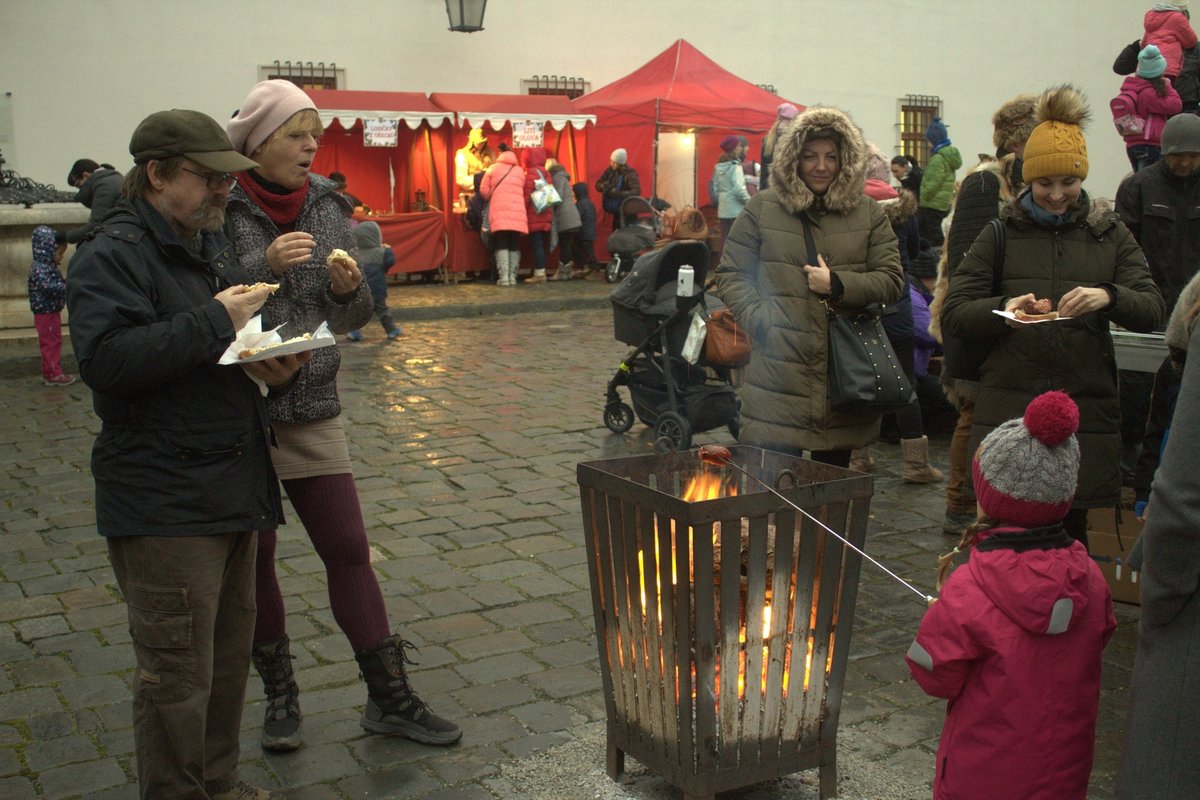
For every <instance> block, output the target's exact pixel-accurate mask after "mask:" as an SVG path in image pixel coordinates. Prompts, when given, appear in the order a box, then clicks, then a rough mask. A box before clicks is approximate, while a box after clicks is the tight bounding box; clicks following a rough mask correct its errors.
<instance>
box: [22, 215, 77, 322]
mask: <svg viewBox="0 0 1200 800" xmlns="http://www.w3.org/2000/svg"><path fill="white" fill-rule="evenodd" d="M56 249H57V245H56V244H55V242H54V229H53V228H51V227H48V226H46V225H38V226H37V227H36V228H34V229H33V263H32V264H30V266H29V280H28V287H29V310H30V311H32V312H33V313H34V314H57V313H59V312H60V311H62V310H63V306H64V305H65V304H66V301H67V282H66V280H65V279H64V278H63V275H62V272H60V271H59V269H58V265H57V264H55V263H54V251H55V250H56Z"/></svg>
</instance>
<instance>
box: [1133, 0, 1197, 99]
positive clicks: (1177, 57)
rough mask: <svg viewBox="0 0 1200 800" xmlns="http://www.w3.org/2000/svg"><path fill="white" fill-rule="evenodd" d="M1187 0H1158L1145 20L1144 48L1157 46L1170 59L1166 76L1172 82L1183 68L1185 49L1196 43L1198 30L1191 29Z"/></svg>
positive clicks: (1143, 25)
mask: <svg viewBox="0 0 1200 800" xmlns="http://www.w3.org/2000/svg"><path fill="white" fill-rule="evenodd" d="M1187 6H1188V0H1176V2H1174V3H1155V5H1154V8H1152V9H1150V10H1149V11H1147V12H1146V16H1145V17H1144V18H1143V19H1142V27H1143V28H1145V33H1144V34H1142V47H1145V46H1146V45H1148V44H1152V45H1154V46H1156V47H1157V48H1158V50H1159V52H1161V53H1162V54H1163V57H1164V58H1165V59H1167V71H1166V76H1167V77H1168V78H1170V79H1171V80H1172V81H1174V80H1175V78H1178V77H1179V73H1180V71H1181V70H1182V69H1183V51H1184V50H1188V49H1190V48H1192V47H1195V46H1196V32H1195V31H1194V30H1192V23H1191V14H1190V12H1188V10H1187Z"/></svg>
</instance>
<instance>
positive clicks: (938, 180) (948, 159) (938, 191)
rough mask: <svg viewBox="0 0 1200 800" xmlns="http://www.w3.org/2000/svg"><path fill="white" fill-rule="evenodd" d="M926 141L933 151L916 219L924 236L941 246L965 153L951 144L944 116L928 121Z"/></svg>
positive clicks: (936, 245) (924, 176) (930, 241)
mask: <svg viewBox="0 0 1200 800" xmlns="http://www.w3.org/2000/svg"><path fill="white" fill-rule="evenodd" d="M925 140H926V141H927V142H929V146H930V147H931V148H933V150H932V151H931V152H932V155H930V157H929V163H928V164H926V165H925V174H924V175H923V176H922V177H921V196H920V202H919V203H918V208H917V222H918V224H919V225H920V226H921V238H922V239H925V240H926V241H928V242H929V243H930V244H932V245H933V246H934V247H941V246H942V243H943V242H944V241H945V240H946V237H945V236H944V235H943V234H942V220H944V219H945V218H946V214H947V213H949V211H950V205H951V204H952V203H953V202H954V173H955V171H957V170H958V168H959V167H961V166H962V163H963V161H962V154H961V153H959V152H958V148H957V147H955V146H954V145H953V144H951V142H950V134H949V133H947V131H946V125H945V123H944V122H942V118H941V117H934V118H933V122H931V123H929V127H928V128H926V129H925Z"/></svg>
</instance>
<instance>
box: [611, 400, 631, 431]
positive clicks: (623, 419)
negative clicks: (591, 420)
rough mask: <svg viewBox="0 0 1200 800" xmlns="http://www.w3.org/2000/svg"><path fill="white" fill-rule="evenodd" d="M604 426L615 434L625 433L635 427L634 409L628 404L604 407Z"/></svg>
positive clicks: (614, 404)
mask: <svg viewBox="0 0 1200 800" xmlns="http://www.w3.org/2000/svg"><path fill="white" fill-rule="evenodd" d="M604 426H605V427H606V428H608V429H609V430H610V431H612V432H613V433H624V432H625V431H627V430H629V429H630V428H632V427H633V409H632V408H630V407H629V405H628V404H627V403H620V402H618V403H609V404H608V405H606V406H605V407H604Z"/></svg>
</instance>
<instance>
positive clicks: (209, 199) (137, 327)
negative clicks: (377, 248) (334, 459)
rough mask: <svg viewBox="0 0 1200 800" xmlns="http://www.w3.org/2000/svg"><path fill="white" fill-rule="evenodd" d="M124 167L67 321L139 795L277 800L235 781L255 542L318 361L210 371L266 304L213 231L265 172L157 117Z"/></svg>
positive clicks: (207, 121) (186, 124)
mask: <svg viewBox="0 0 1200 800" xmlns="http://www.w3.org/2000/svg"><path fill="white" fill-rule="evenodd" d="M129 151H130V153H132V155H133V158H134V164H135V166H134V168H133V170H131V171H130V172H129V174H128V175H127V176H126V177H125V183H124V186H123V190H122V193H123V198H122V200H121V202H120V203H119V204H118V205H117V208H116V210H114V212H113V214H111V215H110V216H108V217H107V218H106V219H105V220H104V222H103V223H102V224H101V225H100V226H99V227H98V228H97V229H96V230H94V231H93V232H92V233H91V234H90V237H89V238H88V239H87V241H85V242H84V243H83V244H82V245H81V246H80V249H79V251H78V253H77V254H76V256H75V258H74V260H73V261H72V264H71V282H70V284H69V285H68V293H67V305H68V308H69V309H70V326H71V340H72V342H73V344H74V347H75V354H76V356H77V358H78V361H79V369H80V373H81V374H82V377H83V380H84V381H85V382H86V383H87V385H88V386H90V387H91V389H92V392H93V403H94V406H95V410H96V415H97V416H98V417H99V418H100V421H101V429H100V434H99V436H97V437H96V442H95V445H94V447H93V449H92V473H93V476H94V478H95V481H96V527H97V529H98V530H99V532H100V534H101V535H102V536H104V537H105V538H106V540H107V543H108V554H109V560H110V561H111V563H112V567H113V572H114V573H115V574H116V578H117V583H118V585H119V586H120V588H121V592H122V593H123V594H124V596H125V601H126V604H127V608H128V614H129V627H130V632H131V635H132V639H133V647H134V651H135V653H136V656H137V673H136V674H135V676H134V682H133V732H134V744H135V752H136V755H137V772H138V783H139V786H140V793H141V797H143V798H168V797H169V798H172V799H173V800H181V799H182V798H187V799H188V800H193V799H194V800H268V798H271V797H274V795H273V794H271V793H270V792H267V791H265V790H263V789H258V788H256V787H253V786H250V785H248V784H246V783H245V782H243V781H242V780H241V779H240V778H239V777H238V772H237V763H238V754H239V745H238V729H239V727H240V724H241V717H242V703H243V699H244V695H245V690H246V676H247V673H248V671H249V667H250V648H251V640H252V634H253V629H254V556H255V545H256V535H257V531H258V530H259V529H262V528H273V527H275V526H276V525H278V524H280V523H281V522H282V521H283V520H282V516H281V515H282V506H281V503H280V496H279V489H278V482H277V481H276V480H275V474H274V472H273V470H272V467H271V458H270V455H269V452H268V449H267V448H268V447H269V441H270V435H271V434H270V422H269V419H268V417H267V410H266V404H265V399H264V397H263V393H264V392H266V391H271V392H279V391H286V390H287V387H288V386H289V384H290V380H291V378H292V376H293V375H294V373H295V371H296V370H297V369H298V368H299V366H300V364H301V363H303V362H304V361H306V360H307V357H308V356H309V355H310V354H309V353H305V354H301V355H293V356H285V357H282V358H273V359H268V360H266V361H259V362H255V363H250V364H245V365H241V366H239V365H224V366H223V365H220V364H218V360H219V359H220V358H221V356H222V354H223V353H224V352H225V350H226V349H227V348H228V346H229V345H230V344H231V343H232V342H233V340H234V338H235V337H236V333H237V331H238V330H239V329H241V328H242V327H243V326H245V325H246V323H247V322H248V321H249V320H250V318H251V316H253V315H254V314H255V313H256V312H257V311H258V309H259V308H260V307H261V306H262V304H263V302H264V301H265V300H266V298H267V295H268V294H269V292H270V288H269V287H267V286H250V285H249V284H251V283H252V281H251V280H250V279H249V278H248V277H247V276H246V275H245V273H244V272H243V271H242V269H241V267H240V266H239V264H238V261H237V257H236V256H235V255H234V252H233V249H232V247H231V245H230V244H229V242H228V241H227V240H226V239H225V237H224V235H223V234H222V232H221V227H222V224H223V222H224V218H225V203H226V200H227V199H228V196H229V189H230V187H231V186H232V184H233V173H235V172H237V171H240V170H245V169H248V168H250V167H254V166H257V165H256V164H255V163H254V162H253V161H251V160H249V159H247V158H244V157H243V156H241V155H240V154H239V153H238V152H237V151H236V150H235V149H234V147H233V145H232V144H230V142H229V137H228V136H227V135H226V134H225V131H224V129H222V128H221V126H220V125H218V124H217V122H216V121H215V120H213V119H212V118H211V117H208V116H206V115H205V114H202V113H200V112H198V111H184V110H173V111H160V112H158V113H155V114H151V115H150V116H149V117H147V118H146V119H145V120H143V121H142V123H141V124H140V125H138V127H137V130H135V131H134V133H133V138H132V140H131V141H130V144H129ZM251 378H254V379H255V380H252V379H251ZM256 381H257V382H256ZM260 385H261V386H262V387H264V388H262V389H261V390H260Z"/></svg>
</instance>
